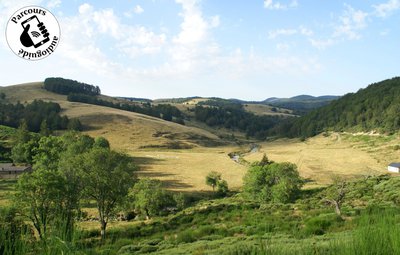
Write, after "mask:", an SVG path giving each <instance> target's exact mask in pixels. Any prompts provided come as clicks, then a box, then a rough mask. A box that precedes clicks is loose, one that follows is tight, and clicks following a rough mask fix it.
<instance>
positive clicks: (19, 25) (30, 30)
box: [6, 6, 60, 60]
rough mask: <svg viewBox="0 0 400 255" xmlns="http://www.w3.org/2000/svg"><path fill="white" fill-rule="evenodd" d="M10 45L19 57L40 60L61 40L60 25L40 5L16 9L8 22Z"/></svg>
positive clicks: (7, 30)
mask: <svg viewBox="0 0 400 255" xmlns="http://www.w3.org/2000/svg"><path fill="white" fill-rule="evenodd" d="M6 38H7V43H8V46H9V47H10V48H11V50H12V51H13V52H14V53H15V54H16V55H17V56H19V57H21V58H23V59H27V60H40V59H43V58H45V57H48V56H50V55H51V54H52V53H53V52H54V50H55V49H56V48H57V45H58V43H59V42H60V26H59V24H58V21H57V19H56V17H54V15H53V14H52V13H51V12H49V11H48V10H47V9H45V8H43V7H39V6H27V7H24V8H22V9H19V10H18V11H16V12H15V13H14V14H13V15H12V16H11V18H10V20H9V21H8V23H7V28H6Z"/></svg>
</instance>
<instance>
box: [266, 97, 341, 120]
mask: <svg viewBox="0 0 400 255" xmlns="http://www.w3.org/2000/svg"><path fill="white" fill-rule="evenodd" d="M338 98H340V96H331V95H326V96H318V97H314V96H310V95H298V96H294V97H290V98H277V97H270V98H267V99H265V100H264V101H262V102H261V103H263V104H269V105H272V106H276V107H281V108H286V109H290V110H293V111H295V112H296V113H297V114H299V115H303V114H305V113H307V112H309V111H311V110H313V109H316V108H319V107H322V106H325V105H328V104H329V103H330V102H332V101H333V100H336V99H338Z"/></svg>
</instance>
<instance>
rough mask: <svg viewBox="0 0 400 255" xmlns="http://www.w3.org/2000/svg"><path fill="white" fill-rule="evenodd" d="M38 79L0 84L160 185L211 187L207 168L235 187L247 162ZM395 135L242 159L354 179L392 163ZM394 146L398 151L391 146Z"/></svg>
mask: <svg viewBox="0 0 400 255" xmlns="http://www.w3.org/2000/svg"><path fill="white" fill-rule="evenodd" d="M41 85H42V83H30V84H24V85H18V86H9V87H3V88H0V91H3V92H5V93H6V95H7V99H8V100H9V101H14V102H15V101H18V100H19V101H21V102H25V101H32V100H33V99H42V100H48V101H54V102H57V103H59V104H60V105H61V107H62V108H63V109H64V111H63V114H65V115H67V116H68V117H78V118H79V119H80V120H81V121H82V123H83V124H84V125H85V126H86V127H87V128H88V129H87V130H86V131H85V133H87V134H89V135H91V136H94V137H96V136H104V137H105V138H107V139H108V140H109V141H110V143H111V146H112V147H113V148H114V149H117V150H119V151H124V152H126V153H128V154H130V155H132V156H133V157H134V158H135V159H136V162H137V163H138V164H139V165H140V166H141V175H142V176H149V177H154V178H158V179H161V180H163V181H164V183H165V186H166V187H168V188H170V189H172V190H179V191H204V190H210V187H207V186H206V185H205V183H204V178H205V176H206V175H207V173H208V172H210V171H218V172H220V173H222V177H223V178H224V179H226V180H227V181H228V184H229V186H230V188H233V189H238V188H240V186H241V182H242V177H243V175H244V174H245V172H246V169H247V166H244V165H241V164H238V163H235V162H234V161H232V160H231V159H230V158H229V156H228V153H230V152H234V151H243V150H246V149H248V147H249V146H244V147H243V148H239V146H237V145H235V144H234V143H233V142H227V141H223V140H221V139H220V138H219V137H218V136H216V135H215V134H214V133H217V132H212V130H209V129H208V130H206V129H202V128H199V127H190V126H182V125H179V124H176V123H172V122H167V121H164V120H161V119H158V118H153V117H149V116H146V115H142V114H138V113H132V112H127V111H121V110H118V109H112V108H107V107H102V106H95V105H89V104H82V103H75V102H68V101H66V96H62V95H57V94H54V93H51V92H48V91H46V90H44V89H42V88H41ZM399 141H400V139H399V137H396V136H395V135H394V136H391V137H386V138H385V137H384V136H370V135H365V134H364V135H358V136H354V135H351V134H341V135H339V134H331V135H330V136H328V137H325V136H323V135H320V136H317V137H314V138H310V139H308V140H307V141H305V142H302V141H299V140H287V139H283V140H277V141H273V142H263V143H260V145H261V149H260V150H259V151H258V152H255V153H251V154H247V155H245V156H244V159H245V160H247V161H249V162H252V161H255V160H260V159H261V158H262V155H263V153H266V154H267V155H268V157H269V158H270V159H272V160H275V161H290V162H292V163H295V164H297V165H298V168H299V171H300V174H301V176H303V177H304V178H307V179H308V180H309V183H308V185H325V184H328V183H330V182H331V179H332V176H334V175H340V176H343V177H345V178H354V177H360V176H366V175H375V174H382V173H386V166H387V164H388V163H389V162H391V161H399V159H400V150H399V149H398V148H399V144H400V142H399ZM396 148H397V149H396Z"/></svg>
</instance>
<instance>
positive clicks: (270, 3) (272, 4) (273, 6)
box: [264, 0, 299, 10]
mask: <svg viewBox="0 0 400 255" xmlns="http://www.w3.org/2000/svg"><path fill="white" fill-rule="evenodd" d="M298 5H299V4H298V2H297V0H292V1H291V2H290V3H285V4H283V3H281V2H279V1H274V0H264V8H265V9H268V10H287V9H290V8H296V7H297V6H298Z"/></svg>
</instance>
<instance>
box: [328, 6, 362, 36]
mask: <svg viewBox="0 0 400 255" xmlns="http://www.w3.org/2000/svg"><path fill="white" fill-rule="evenodd" d="M367 17H368V13H366V12H363V11H361V10H355V9H354V8H352V7H351V6H349V5H346V10H345V11H344V13H343V15H342V16H340V17H339V24H338V25H336V26H335V28H334V29H335V31H334V33H333V37H336V38H340V37H345V38H346V39H349V40H355V39H360V37H361V35H360V33H359V31H361V30H362V29H364V28H365V27H366V26H367V23H366V18H367Z"/></svg>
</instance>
